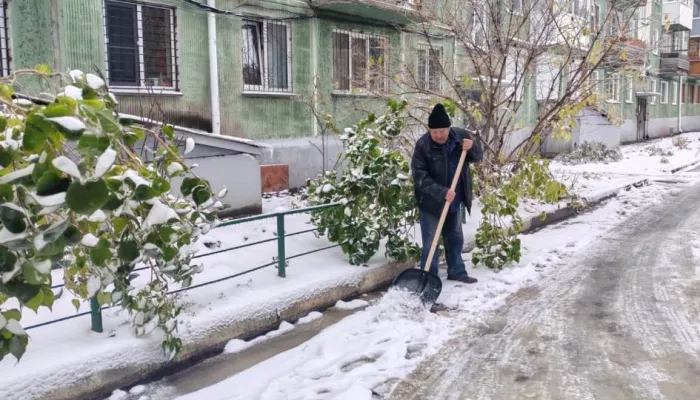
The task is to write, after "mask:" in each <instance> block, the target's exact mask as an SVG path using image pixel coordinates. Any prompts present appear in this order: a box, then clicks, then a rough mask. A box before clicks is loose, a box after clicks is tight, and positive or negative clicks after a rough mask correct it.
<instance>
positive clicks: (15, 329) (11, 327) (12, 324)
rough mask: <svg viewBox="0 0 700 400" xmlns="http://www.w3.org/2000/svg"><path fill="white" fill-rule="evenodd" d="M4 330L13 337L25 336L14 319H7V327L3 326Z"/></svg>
mask: <svg viewBox="0 0 700 400" xmlns="http://www.w3.org/2000/svg"><path fill="white" fill-rule="evenodd" d="M5 329H7V330H8V331H10V333H12V334H15V335H26V332H24V329H22V326H21V325H20V324H19V321H17V320H16V319H9V320H8V321H7V325H5Z"/></svg>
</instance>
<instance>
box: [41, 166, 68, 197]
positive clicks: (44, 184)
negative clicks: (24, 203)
mask: <svg viewBox="0 0 700 400" xmlns="http://www.w3.org/2000/svg"><path fill="white" fill-rule="evenodd" d="M70 183H71V179H70V178H66V177H63V176H61V175H59V173H58V172H56V171H53V170H51V171H46V172H45V173H44V174H43V175H42V176H41V178H39V181H38V182H37V183H36V194H38V195H39V196H50V195H53V194H57V193H62V192H65V191H66V190H68V187H69V186H70Z"/></svg>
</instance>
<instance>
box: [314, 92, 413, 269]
mask: <svg viewBox="0 0 700 400" xmlns="http://www.w3.org/2000/svg"><path fill="white" fill-rule="evenodd" d="M406 105H407V104H406V102H397V101H394V100H392V101H389V103H388V108H387V113H386V114H385V115H382V116H379V117H377V116H376V115H374V114H370V115H369V116H368V117H367V118H366V119H364V120H363V121H361V122H359V123H358V124H357V125H355V126H353V127H352V128H347V129H346V130H345V133H344V134H343V136H342V139H343V146H344V149H345V153H344V157H345V161H346V164H347V165H346V167H345V168H344V169H343V171H342V173H340V176H339V173H338V172H337V171H333V172H326V173H325V174H324V175H322V176H319V177H318V178H317V179H316V180H314V181H312V182H310V184H309V187H308V188H307V196H308V204H309V205H320V204H328V203H341V204H343V205H342V206H341V207H338V208H335V209H331V210H325V211H319V212H316V213H314V214H313V215H312V221H313V222H314V224H315V225H316V226H317V227H318V232H319V234H322V235H326V236H328V238H329V239H330V240H331V241H332V242H335V243H339V244H340V245H341V248H342V249H343V252H344V253H345V254H347V255H348V256H349V258H350V263H351V264H354V265H359V264H363V263H366V262H367V261H369V259H370V258H371V257H372V256H373V255H374V254H376V253H377V251H378V250H379V247H380V242H381V241H382V240H384V239H386V256H387V257H389V258H392V259H395V260H400V261H405V260H408V259H417V257H418V255H419V249H418V246H417V245H416V244H415V243H412V242H411V240H410V238H409V235H408V229H410V228H411V227H413V225H414V223H415V219H416V212H415V211H416V208H415V200H414V196H413V181H412V180H411V178H410V171H409V164H408V161H407V160H406V159H405V157H404V156H403V155H402V153H401V150H400V149H401V145H402V144H403V141H405V140H406V138H405V137H403V136H402V135H401V131H402V129H403V128H404V124H405V119H404V117H403V116H402V114H403V112H404V110H405V108H406Z"/></svg>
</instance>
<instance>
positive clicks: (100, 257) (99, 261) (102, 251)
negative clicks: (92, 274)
mask: <svg viewBox="0 0 700 400" xmlns="http://www.w3.org/2000/svg"><path fill="white" fill-rule="evenodd" d="M111 256H112V253H111V252H110V251H109V242H108V241H107V240H106V239H100V240H99V242H98V243H97V246H96V247H95V248H94V249H92V250H90V259H91V260H92V263H93V264H95V265H96V266H98V267H103V266H104V265H105V263H106V262H107V259H109V258H110V257H111Z"/></svg>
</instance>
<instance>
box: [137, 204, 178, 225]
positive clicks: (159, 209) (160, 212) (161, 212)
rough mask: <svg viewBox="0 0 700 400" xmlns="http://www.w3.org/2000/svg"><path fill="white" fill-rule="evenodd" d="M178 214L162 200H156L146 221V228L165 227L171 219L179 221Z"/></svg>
mask: <svg viewBox="0 0 700 400" xmlns="http://www.w3.org/2000/svg"><path fill="white" fill-rule="evenodd" d="M177 218H178V215H177V213H176V212H175V211H174V210H173V209H172V208H170V207H168V206H166V205H165V204H163V203H162V202H161V201H160V200H157V199H156V200H154V201H153V206H152V207H151V211H149V212H148V217H146V221H144V227H146V228H150V227H153V226H156V225H163V224H165V223H166V222H168V221H169V220H171V219H177Z"/></svg>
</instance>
